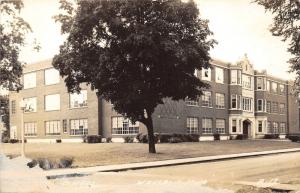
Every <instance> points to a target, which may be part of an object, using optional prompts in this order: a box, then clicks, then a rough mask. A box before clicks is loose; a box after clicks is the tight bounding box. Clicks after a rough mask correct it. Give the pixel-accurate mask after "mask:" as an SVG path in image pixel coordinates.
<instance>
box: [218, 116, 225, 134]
mask: <svg viewBox="0 0 300 193" xmlns="http://www.w3.org/2000/svg"><path fill="white" fill-rule="evenodd" d="M216 133H219V134H224V133H225V120H224V119H216Z"/></svg>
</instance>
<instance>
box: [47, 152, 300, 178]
mask: <svg viewBox="0 0 300 193" xmlns="http://www.w3.org/2000/svg"><path fill="white" fill-rule="evenodd" d="M294 152H300V148H292V149H280V150H271V151H261V152H250V153H239V154H228V155H217V156H206V157H195V158H182V159H174V160H162V161H153V162H142V163H130V164H119V165H107V166H94V167H86V168H67V169H53V170H48V171H45V176H46V177H47V179H56V178H64V177H76V176H77V177H80V176H86V175H90V174H93V173H96V172H120V171H126V170H139V169H147V168H156V167H164V166H176V165H184V164H195V163H207V162H215V161H224V160H234V159H241V158H249V157H257V156H267V155H274V154H283V153H294Z"/></svg>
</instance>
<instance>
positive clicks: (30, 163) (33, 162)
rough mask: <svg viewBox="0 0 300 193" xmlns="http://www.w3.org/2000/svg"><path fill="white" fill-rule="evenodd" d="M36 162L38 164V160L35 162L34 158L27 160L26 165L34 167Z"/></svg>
mask: <svg viewBox="0 0 300 193" xmlns="http://www.w3.org/2000/svg"><path fill="white" fill-rule="evenodd" d="M37 164H38V162H37V161H36V160H32V161H31V162H28V163H27V166H28V167H29V168H33V167H35V166H36V165H37Z"/></svg>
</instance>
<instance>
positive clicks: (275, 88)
mask: <svg viewBox="0 0 300 193" xmlns="http://www.w3.org/2000/svg"><path fill="white" fill-rule="evenodd" d="M277 90H278V84H277V83H276V82H272V92H274V93H277Z"/></svg>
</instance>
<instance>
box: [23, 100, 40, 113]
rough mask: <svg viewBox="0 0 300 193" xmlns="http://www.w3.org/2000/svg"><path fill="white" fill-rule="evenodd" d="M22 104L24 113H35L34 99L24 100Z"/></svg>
mask: <svg viewBox="0 0 300 193" xmlns="http://www.w3.org/2000/svg"><path fill="white" fill-rule="evenodd" d="M23 100H24V103H25V109H24V112H25V113H29V112H36V109H37V107H36V97H31V98H24V99H23Z"/></svg>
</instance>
